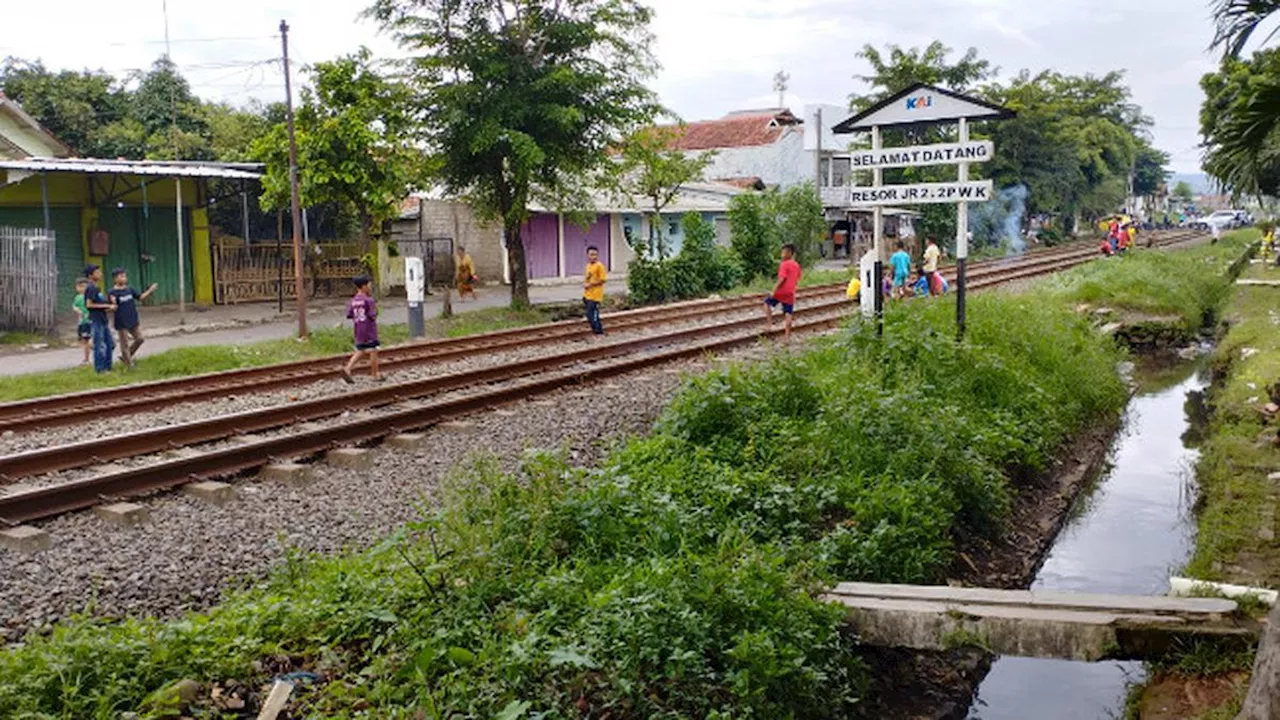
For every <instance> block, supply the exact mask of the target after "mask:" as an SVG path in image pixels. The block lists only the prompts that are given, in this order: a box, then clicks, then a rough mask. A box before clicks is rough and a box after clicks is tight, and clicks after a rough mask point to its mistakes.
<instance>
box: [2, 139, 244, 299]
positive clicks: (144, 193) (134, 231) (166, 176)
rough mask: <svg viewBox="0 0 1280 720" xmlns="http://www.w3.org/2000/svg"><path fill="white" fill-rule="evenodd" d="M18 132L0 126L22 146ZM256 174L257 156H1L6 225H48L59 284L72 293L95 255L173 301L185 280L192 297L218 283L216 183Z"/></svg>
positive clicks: (205, 295) (209, 292) (208, 295)
mask: <svg viewBox="0 0 1280 720" xmlns="http://www.w3.org/2000/svg"><path fill="white" fill-rule="evenodd" d="M15 135H16V133H11V134H7V135H6V134H4V131H3V129H0V136H3V137H7V138H9V142H10V143H11V144H14V145H20V146H21V144H22V143H23V140H22V138H17V140H16V142H15ZM259 177H260V173H259V172H258V166H256V165H249V164H230V163H207V162H186V161H176V162H159V161H147V160H97V159H90V158H58V157H28V158H25V159H3V160H0V227H14V228H19V229H23V228H30V229H42V230H47V231H52V233H53V234H54V237H55V251H54V255H55V258H56V272H57V278H58V279H57V286H58V288H59V293H62V294H66V295H67V296H68V297H70V293H71V286H72V283H73V282H74V279H75V278H77V277H79V276H80V275H81V272H82V270H83V268H84V265H85V263H89V262H92V263H95V264H98V265H101V266H102V267H104V268H106V269H108V270H109V269H110V268H114V267H122V268H124V269H125V270H126V271H128V273H129V277H130V280H131V281H132V282H133V283H135V284H137V285H146V284H150V283H153V282H154V283H157V284H158V285H159V287H158V289H157V290H156V295H155V298H156V300H155V301H156V302H159V303H173V302H177V301H178V299H179V286H180V285H181V286H182V287H183V288H184V290H185V298H184V299H185V300H186V301H187V302H195V303H196V304H200V305H209V304H212V303H213V301H214V293H213V287H214V284H213V268H212V255H211V252H210V246H209V239H210V232H209V220H208V206H209V204H210V203H211V202H214V201H215V200H216V197H215V196H214V195H213V194H212V192H211V183H212V182H213V181H227V182H229V183H232V184H234V185H235V186H236V187H237V188H238V187H239V183H242V182H249V181H256V180H257V179H258V178H259ZM179 197H180V198H181V199H180V201H179ZM179 208H180V209H181V224H180V225H179V216H178V214H179ZM179 238H181V243H182V244H181V250H179ZM179 257H181V262H179ZM180 272H181V273H182V276H181V277H182V281H181V282H179V273H180Z"/></svg>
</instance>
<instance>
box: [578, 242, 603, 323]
mask: <svg viewBox="0 0 1280 720" xmlns="http://www.w3.org/2000/svg"><path fill="white" fill-rule="evenodd" d="M607 279H608V275H607V273H605V271H604V264H603V263H601V262H600V250H599V248H597V247H596V246H595V245H592V246H591V247H589V248H587V269H586V272H585V273H584V277H583V280H582V306H583V309H585V310H586V313H587V322H588V323H589V324H590V325H591V332H593V333H595V334H596V335H603V334H604V324H603V323H601V322H600V303H602V302H604V283H605V280H607Z"/></svg>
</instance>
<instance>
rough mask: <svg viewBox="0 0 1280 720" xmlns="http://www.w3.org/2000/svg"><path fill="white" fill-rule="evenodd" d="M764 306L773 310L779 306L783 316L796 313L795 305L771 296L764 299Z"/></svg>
mask: <svg viewBox="0 0 1280 720" xmlns="http://www.w3.org/2000/svg"><path fill="white" fill-rule="evenodd" d="M764 304H765V305H768V306H769V307H771V308H775V307H778V306H779V305H781V306H782V314H783V315H794V314H795V312H796V306H795V305H793V304H792V303H784V302H782V301H781V300H779V299H778V298H776V297H774V296H772V295H770V296H769V297H767V298H765V299H764Z"/></svg>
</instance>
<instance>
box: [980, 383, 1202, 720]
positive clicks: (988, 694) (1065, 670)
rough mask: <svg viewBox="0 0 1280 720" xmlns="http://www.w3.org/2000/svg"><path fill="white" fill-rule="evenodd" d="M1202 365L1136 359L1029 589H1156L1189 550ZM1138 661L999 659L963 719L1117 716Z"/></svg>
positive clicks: (1139, 673)
mask: <svg viewBox="0 0 1280 720" xmlns="http://www.w3.org/2000/svg"><path fill="white" fill-rule="evenodd" d="M1203 365H1204V363H1202V362H1201V363H1191V362H1185V361H1184V362H1180V363H1178V364H1175V365H1172V366H1170V365H1169V364H1168V363H1165V364H1164V365H1162V366H1161V365H1154V364H1148V363H1144V365H1143V366H1139V367H1138V368H1137V369H1136V370H1135V374H1134V380H1135V381H1136V382H1137V384H1138V391H1137V393H1136V394H1135V395H1134V396H1133V398H1132V400H1131V401H1130V403H1129V407H1128V409H1127V415H1126V419H1125V426H1124V429H1123V430H1122V431H1121V432H1120V434H1119V435H1118V436H1117V438H1116V439H1115V441H1114V442H1113V443H1112V447H1111V456H1110V463H1109V467H1108V469H1107V470H1106V471H1105V472H1103V473H1102V475H1101V477H1099V478H1098V479H1097V481H1096V482H1095V483H1094V485H1093V487H1091V488H1089V489H1087V490H1086V491H1085V492H1084V493H1082V494H1081V497H1080V500H1079V501H1078V503H1077V507H1076V508H1075V510H1074V512H1073V516H1072V518H1071V520H1070V521H1069V522H1068V523H1067V525H1066V527H1065V528H1064V529H1063V531H1062V533H1061V534H1060V535H1059V536H1058V538H1057V540H1056V541H1055V543H1054V545H1053V548H1052V549H1051V550H1050V552H1049V555H1048V557H1047V558H1046V559H1045V562H1044V565H1043V566H1042V567H1041V569H1040V571H1039V573H1038V574H1037V575H1036V579H1035V582H1034V584H1033V585H1032V587H1033V588H1038V589H1045V590H1065V591H1076V592H1100V593H1125V594H1136V595H1162V594H1164V593H1165V592H1167V590H1168V585H1169V576H1170V574H1172V573H1174V572H1176V571H1177V569H1178V568H1179V567H1180V566H1181V565H1182V564H1183V563H1184V562H1186V560H1187V558H1188V556H1189V553H1190V551H1191V547H1192V541H1193V531H1194V527H1195V525H1194V521H1193V518H1192V517H1191V510H1192V505H1193V503H1194V500H1195V490H1194V488H1195V486H1194V475H1193V465H1194V463H1195V460H1196V457H1197V454H1198V453H1197V451H1196V449H1195V446H1196V444H1197V441H1198V436H1199V433H1200V431H1201V429H1202V428H1201V424H1202V422H1203V416H1204V413H1203V412H1202V408H1203V405H1202V400H1201V398H1202V393H1203V391H1204V389H1205V388H1206V387H1207V385H1208V374H1207V372H1204V371H1202V368H1203ZM1142 679H1143V667H1142V663H1139V662H1100V663H1077V662H1068V661H1060V660H1040V659H1030V658H1014V657H1001V658H998V659H997V660H996V661H995V662H994V663H993V665H992V667H991V672H990V673H989V674H988V675H987V677H986V679H985V680H984V681H983V682H982V684H981V686H980V687H979V688H978V694H977V698H976V700H975V701H974V704H973V706H972V707H971V708H970V711H969V718H970V720H1025V719H1026V718H1037V720H1096V719H1098V718H1119V717H1123V715H1124V702H1125V694H1126V692H1127V690H1128V686H1129V685H1130V684H1131V683H1135V682H1140V681H1141V680H1142Z"/></svg>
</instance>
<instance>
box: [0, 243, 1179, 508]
mask: <svg viewBox="0 0 1280 720" xmlns="http://www.w3.org/2000/svg"><path fill="white" fill-rule="evenodd" d="M1168 244H1176V243H1168ZM1095 257H1096V256H1095ZM1088 261H1089V259H1088V258H1071V259H1063V262H1062V263H1061V265H1062V267H1074V266H1076V265H1080V264H1083V263H1085V262H1088ZM1037 265H1040V266H1043V265H1044V264H1043V263H1038V264H1037ZM1052 271H1053V270H1052V269H1045V268H1044V267H1036V268H1034V269H1032V270H1024V271H1023V272H1024V273H1025V274H1027V275H1038V274H1046V273H1048V272H1052ZM999 282H1000V280H999V279H997V278H994V277H993V278H990V279H986V280H983V281H981V282H979V283H976V284H975V289H977V288H978V287H986V286H991V285H996V284H999ZM830 306H832V307H835V306H844V304H843V303H831V304H830ZM846 307H847V306H846ZM817 309H818V308H812V309H810V310H811V311H816V310H817ZM841 320H842V317H841V316H840V315H835V316H832V317H828V318H823V319H818V320H813V321H808V322H804V321H802V322H800V323H797V324H796V325H795V327H794V328H793V332H797V333H799V332H807V331H810V330H816V329H824V328H830V327H832V326H834V325H836V324H837V323H839V322H840V321H841ZM745 322H758V320H756V321H743V323H745ZM738 324H742V323H734V325H738ZM725 328H726V326H713V328H710V329H708V328H699V329H696V330H700V331H702V332H703V333H708V332H710V333H714V332H717V331H722V330H724V329H725ZM684 332H685V333H692V332H694V331H684ZM781 333H782V330H781V329H771V330H767V331H765V332H763V333H759V332H752V333H748V334H744V335H739V336H734V337H730V338H715V339H711V340H708V341H705V342H702V343H696V344H694V345H691V346H686V347H681V348H675V349H671V350H665V351H660V352H658V353H655V354H652V355H644V356H639V357H633V358H627V359H624V360H622V361H619V362H614V363H608V362H605V363H601V364H600V365H597V366H595V367H591V368H583V369H579V370H575V371H570V372H568V373H561V374H548V375H545V376H542V377H538V378H536V379H533V380H531V381H527V382H523V383H514V384H512V385H510V386H507V387H504V388H498V389H493V390H487V391H481V392H479V393H476V394H472V395H467V396H465V397H460V398H452V399H447V400H437V401H434V402H427V403H425V404H422V405H419V406H417V407H412V408H408V409H404V410H399V411H395V412H390V413H378V414H377V415H375V416H374V417H373V418H369V419H361V420H360V421H359V422H355V423H338V424H335V425H332V426H328V427H322V428H318V429H308V430H304V431H302V432H300V433H294V434H290V435H284V436H279V437H274V438H263V439H255V440H253V441H250V442H246V443H242V444H235V445H232V446H230V447H226V448H221V449H217V450H211V451H206V452H202V453H200V454H198V455H196V456H194V457H184V458H176V459H172V460H166V461H162V462H159V463H155V464H151V465H147V466H144V467H141V468H130V469H127V470H121V471H117V472H113V473H109V474H104V475H99V476H96V477H92V478H87V479H83V480H77V481H72V482H69V483H63V484H60V485H54V486H49V487H43V488H36V489H32V490H27V491H22V492H18V493H13V494H9V495H4V496H0V524H8V525H17V524H19V523H22V522H30V521H32V520H38V519H42V518H47V517H52V516H54V515H59V514H62V513H65V512H70V511H74V510H78V509H82V508H85V507H90V506H93V505H96V504H98V503H99V502H101V501H102V500H103V499H112V498H117V497H128V496H134V495H138V494H143V493H148V492H153V491H156V490H163V489H166V488H170V487H174V486H177V485H181V484H184V483H186V482H188V481H194V480H200V479H204V478H207V477H216V476H224V475H228V474H232V473H236V472H241V471H244V470H248V469H251V468H254V467H259V466H261V465H264V464H267V463H269V462H274V461H276V460H278V459H287V458H296V457H300V456H306V455H313V454H315V453H318V452H321V451H324V450H327V449H330V448H333V447H336V446H339V445H349V444H359V443H363V442H369V441H372V440H376V439H379V438H381V437H385V436H387V435H390V434H394V433H397V432H404V431H407V430H413V429H420V428H424V427H428V426H430V425H434V424H437V423H439V422H441V421H444V420H447V419H449V418H452V417H456V416H459V415H464V414H466V413H468V412H473V411H475V410H479V409H484V408H489V407H494V406H497V405H502V404H506V403H510V402H515V401H518V400H522V399H526V398H528V397H531V396H534V395H537V394H541V393H545V392H549V391H552V390H556V389H559V388H563V387H566V386H570V385H574V384H580V383H583V382H587V381H590V380H594V379H596V378H599V377H602V376H605V375H616V374H620V373H625V372H630V371H632V370H636V369H640V368H643V367H647V366H651V365H656V364H661V363H664V362H670V361H673V360H679V359H684V358H688V357H695V356H700V355H703V354H705V353H709V352H716V351H718V350H724V349H729V348H732V347H736V346H738V345H742V344H747V343H751V342H754V341H756V340H757V339H758V338H761V337H776V336H778V335H780V334H781ZM655 340H656V336H655V337H651V338H645V339H642V340H637V341H632V342H634V343H640V342H644V341H649V342H650V343H651V344H652V343H653V342H654V341H655ZM659 342H660V341H659ZM624 344H625V343H624Z"/></svg>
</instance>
